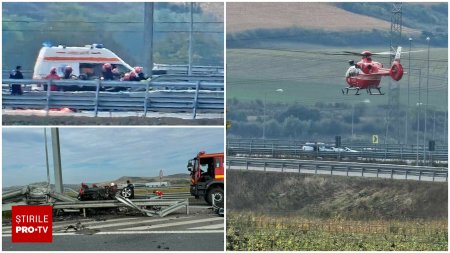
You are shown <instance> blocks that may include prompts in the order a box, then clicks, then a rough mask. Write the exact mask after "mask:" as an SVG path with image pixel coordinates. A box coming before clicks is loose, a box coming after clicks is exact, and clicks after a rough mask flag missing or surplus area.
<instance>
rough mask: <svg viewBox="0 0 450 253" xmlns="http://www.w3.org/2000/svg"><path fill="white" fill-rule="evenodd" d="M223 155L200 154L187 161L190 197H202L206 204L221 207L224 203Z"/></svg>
mask: <svg viewBox="0 0 450 253" xmlns="http://www.w3.org/2000/svg"><path fill="white" fill-rule="evenodd" d="M223 163H224V155H223V153H211V154H207V153H205V152H200V153H198V154H197V156H196V157H195V158H194V159H191V160H189V162H188V165H187V168H188V170H189V171H190V172H191V188H190V192H191V195H193V196H195V198H200V197H203V198H204V199H205V200H206V202H208V204H210V205H211V204H213V200H214V202H215V203H216V205H221V204H223V202H224V196H225V195H224V189H225V185H224V165H223Z"/></svg>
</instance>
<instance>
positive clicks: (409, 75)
mask: <svg viewBox="0 0 450 253" xmlns="http://www.w3.org/2000/svg"><path fill="white" fill-rule="evenodd" d="M411 46H412V38H409V53H408V106H407V107H406V122H405V145H408V126H409V105H410V102H409V87H410V85H409V81H410V77H411Z"/></svg>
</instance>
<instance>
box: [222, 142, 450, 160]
mask: <svg viewBox="0 0 450 253" xmlns="http://www.w3.org/2000/svg"><path fill="white" fill-rule="evenodd" d="M227 154H229V155H233V156H235V155H243V156H253V157H258V156H269V157H281V158H289V157H291V158H292V157H312V158H317V157H322V158H333V159H338V160H339V159H342V158H353V159H363V160H375V159H379V160H401V161H404V160H416V158H417V156H418V157H419V160H422V159H424V153H423V152H419V153H418V154H417V153H415V152H414V153H412V152H393V151H389V152H386V151H385V152H383V151H361V152H345V151H341V152H338V151H304V150H302V149H299V148H288V147H284V148H283V147H276V148H275V147H273V148H261V147H233V146H230V145H229V146H227ZM425 158H426V159H429V160H430V159H431V160H433V161H443V162H447V161H448V154H447V153H435V152H429V151H427V152H426V153H425Z"/></svg>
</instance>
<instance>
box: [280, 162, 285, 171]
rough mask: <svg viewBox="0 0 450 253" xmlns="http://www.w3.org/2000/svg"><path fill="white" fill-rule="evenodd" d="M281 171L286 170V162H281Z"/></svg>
mask: <svg viewBox="0 0 450 253" xmlns="http://www.w3.org/2000/svg"><path fill="white" fill-rule="evenodd" d="M281 172H284V163H281Z"/></svg>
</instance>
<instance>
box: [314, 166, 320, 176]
mask: <svg viewBox="0 0 450 253" xmlns="http://www.w3.org/2000/svg"><path fill="white" fill-rule="evenodd" d="M318 167H319V165H317V164H316V170H315V172H314V174H317V169H318Z"/></svg>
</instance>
